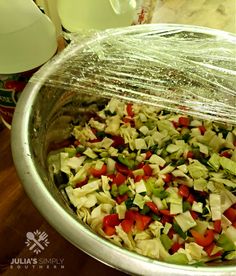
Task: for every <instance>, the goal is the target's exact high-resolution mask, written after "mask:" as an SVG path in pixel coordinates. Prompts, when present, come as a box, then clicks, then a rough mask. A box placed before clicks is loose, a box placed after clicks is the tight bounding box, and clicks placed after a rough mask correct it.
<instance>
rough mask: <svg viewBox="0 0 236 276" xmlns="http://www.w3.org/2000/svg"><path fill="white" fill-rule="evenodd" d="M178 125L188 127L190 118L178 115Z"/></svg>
mask: <svg viewBox="0 0 236 276" xmlns="http://www.w3.org/2000/svg"><path fill="white" fill-rule="evenodd" d="M179 125H181V126H183V127H188V126H189V125H190V119H189V118H188V117H179Z"/></svg>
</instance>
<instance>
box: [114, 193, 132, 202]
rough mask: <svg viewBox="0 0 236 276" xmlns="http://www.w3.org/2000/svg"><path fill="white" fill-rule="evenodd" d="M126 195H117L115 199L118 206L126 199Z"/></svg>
mask: <svg viewBox="0 0 236 276" xmlns="http://www.w3.org/2000/svg"><path fill="white" fill-rule="evenodd" d="M128 198H129V197H128V195H127V194H124V195H119V196H117V197H116V202H117V203H118V204H121V203H122V202H123V201H126V200H127V199H128Z"/></svg>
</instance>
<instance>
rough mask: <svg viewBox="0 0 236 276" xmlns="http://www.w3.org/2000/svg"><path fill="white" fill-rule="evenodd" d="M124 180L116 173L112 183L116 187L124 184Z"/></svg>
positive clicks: (122, 176) (123, 176)
mask: <svg viewBox="0 0 236 276" xmlns="http://www.w3.org/2000/svg"><path fill="white" fill-rule="evenodd" d="M125 180H126V176H125V175H123V174H122V173H120V172H118V173H117V174H116V176H115V178H114V180H113V183H115V184H117V185H121V184H123V183H124V182H125Z"/></svg>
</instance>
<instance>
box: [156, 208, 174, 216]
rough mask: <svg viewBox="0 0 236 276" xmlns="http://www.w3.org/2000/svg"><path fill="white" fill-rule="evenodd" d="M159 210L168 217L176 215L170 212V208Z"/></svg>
mask: <svg viewBox="0 0 236 276" xmlns="http://www.w3.org/2000/svg"><path fill="white" fill-rule="evenodd" d="M159 211H160V213H161V214H162V215H164V216H167V217H173V216H174V215H172V214H171V213H170V210H168V209H162V210H159Z"/></svg>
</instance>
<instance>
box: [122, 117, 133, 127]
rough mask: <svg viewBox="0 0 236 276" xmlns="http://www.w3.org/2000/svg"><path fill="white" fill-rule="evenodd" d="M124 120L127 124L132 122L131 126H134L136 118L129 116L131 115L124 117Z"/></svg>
mask: <svg viewBox="0 0 236 276" xmlns="http://www.w3.org/2000/svg"><path fill="white" fill-rule="evenodd" d="M123 122H124V123H125V124H130V125H131V126H134V120H133V119H132V118H129V117H124V118H123Z"/></svg>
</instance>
